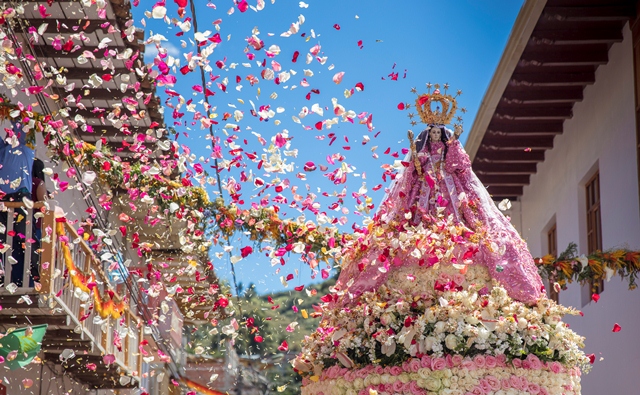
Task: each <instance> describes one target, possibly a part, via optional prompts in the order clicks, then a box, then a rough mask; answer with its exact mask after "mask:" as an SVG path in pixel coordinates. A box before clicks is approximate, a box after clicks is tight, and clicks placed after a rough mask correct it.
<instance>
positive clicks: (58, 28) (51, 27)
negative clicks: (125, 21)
mask: <svg viewBox="0 0 640 395" xmlns="http://www.w3.org/2000/svg"><path fill="white" fill-rule="evenodd" d="M26 20H27V21H28V22H29V25H31V26H33V27H35V28H36V29H37V28H39V27H40V26H41V25H42V24H43V23H48V26H47V28H46V29H45V31H44V32H45V33H72V34H73V33H80V32H84V33H87V34H88V33H94V32H95V31H97V30H105V31H107V30H108V29H109V27H108V25H106V26H105V27H102V26H101V25H105V23H110V24H111V26H114V27H116V28H117V27H118V23H117V22H116V21H115V20H107V19H89V20H87V19H54V18H49V19H26ZM58 24H59V25H58ZM65 26H66V27H65ZM16 31H17V32H22V31H23V29H22V25H21V24H16Z"/></svg>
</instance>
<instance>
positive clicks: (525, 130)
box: [487, 118, 564, 135]
mask: <svg viewBox="0 0 640 395" xmlns="http://www.w3.org/2000/svg"><path fill="white" fill-rule="evenodd" d="M563 124H564V121H518V120H515V121H512V120H500V119H496V118H494V119H493V120H492V121H491V123H490V124H489V127H488V128H487V133H493V134H498V135H500V134H512V135H514V134H520V135H527V134H535V135H540V134H553V135H555V134H562V130H563Z"/></svg>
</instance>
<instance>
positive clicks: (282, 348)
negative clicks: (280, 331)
mask: <svg viewBox="0 0 640 395" xmlns="http://www.w3.org/2000/svg"><path fill="white" fill-rule="evenodd" d="M278 350H280V351H283V352H284V351H288V350H289V344H287V341H286V340H283V341H282V344H280V345H279V346H278Z"/></svg>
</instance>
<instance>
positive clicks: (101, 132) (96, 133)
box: [78, 125, 148, 140]
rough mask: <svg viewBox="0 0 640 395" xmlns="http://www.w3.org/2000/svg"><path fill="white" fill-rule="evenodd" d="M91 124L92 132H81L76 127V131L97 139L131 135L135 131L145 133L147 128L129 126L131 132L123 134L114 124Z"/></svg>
mask: <svg viewBox="0 0 640 395" xmlns="http://www.w3.org/2000/svg"><path fill="white" fill-rule="evenodd" d="M92 126H93V133H88V132H83V131H82V130H80V129H78V132H79V133H80V135H81V136H93V137H95V138H96V140H97V139H98V138H100V137H126V136H133V135H134V134H136V133H142V134H146V132H147V130H148V128H143V127H129V128H127V129H128V130H129V131H130V132H131V134H125V133H124V132H122V131H121V130H120V129H118V128H116V127H115V126H110V125H92Z"/></svg>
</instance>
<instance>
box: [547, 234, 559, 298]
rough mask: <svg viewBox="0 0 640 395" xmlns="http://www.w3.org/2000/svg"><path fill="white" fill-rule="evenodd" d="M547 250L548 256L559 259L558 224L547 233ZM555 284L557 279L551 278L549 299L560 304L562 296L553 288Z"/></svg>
mask: <svg viewBox="0 0 640 395" xmlns="http://www.w3.org/2000/svg"><path fill="white" fill-rule="evenodd" d="M547 249H548V251H547V254H549V255H552V256H554V257H556V258H557V257H558V234H557V232H556V224H553V225H552V226H551V228H550V229H549V230H548V231H547ZM555 282H556V281H555V279H553V278H549V299H551V300H553V301H554V302H556V303H559V299H560V298H559V296H560V295H559V294H558V292H556V290H555V289H554V288H553V284H554V283H555Z"/></svg>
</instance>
